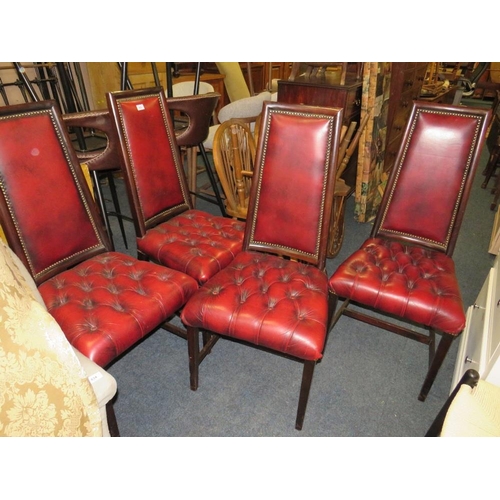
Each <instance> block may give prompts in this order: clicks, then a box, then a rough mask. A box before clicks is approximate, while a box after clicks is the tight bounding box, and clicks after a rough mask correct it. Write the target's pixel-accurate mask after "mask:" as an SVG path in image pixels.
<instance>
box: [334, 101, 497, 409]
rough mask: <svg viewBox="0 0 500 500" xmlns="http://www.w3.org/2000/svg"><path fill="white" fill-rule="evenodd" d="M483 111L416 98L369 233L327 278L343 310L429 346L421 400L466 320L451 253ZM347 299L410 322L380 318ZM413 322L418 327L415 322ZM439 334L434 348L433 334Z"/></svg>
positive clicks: (484, 121) (485, 120)
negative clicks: (439, 337)
mask: <svg viewBox="0 0 500 500" xmlns="http://www.w3.org/2000/svg"><path fill="white" fill-rule="evenodd" d="M489 115H490V113H489V111H486V110H481V109H474V108H466V107H459V106H448V105H443V104H433V103H424V102H418V101H417V102H415V103H414V105H413V109H412V112H411V115H410V118H409V121H408V124H407V127H406V130H405V133H404V136H403V141H402V144H401V147H400V150H399V153H398V156H397V158H396V162H395V164H394V167H393V170H392V172H391V174H390V178H389V180H388V183H387V186H386V188H385V192H384V196H383V200H382V203H381V205H380V207H379V211H378V214H377V217H376V220H375V223H374V226H373V229H372V233H371V237H370V238H369V239H368V240H366V241H365V242H364V243H363V245H362V247H361V248H360V249H359V250H357V251H356V252H355V253H354V254H352V255H351V256H350V257H348V258H347V259H346V260H345V261H344V262H343V263H342V264H341V265H340V266H339V267H338V268H337V270H336V271H335V273H334V274H333V275H332V277H331V278H330V288H331V290H332V292H333V293H334V295H335V297H337V298H340V299H342V300H343V304H342V306H341V307H340V308H339V310H338V311H337V313H336V314H335V317H334V318H333V321H332V325H334V324H335V323H336V321H337V320H338V318H339V317H340V316H341V315H342V314H345V315H347V316H350V317H352V318H355V319H358V320H360V321H364V322H366V323H370V324H372V325H376V326H379V327H381V328H385V329H387V330H390V331H392V332H394V333H397V334H399V335H403V336H405V337H408V338H411V339H413V340H416V341H418V342H421V343H423V344H426V345H428V346H429V368H428V371H427V375H426V377H425V380H424V383H423V385H422V387H421V390H420V394H419V396H418V397H419V399H420V400H421V401H424V400H425V398H426V397H427V394H428V392H429V390H430V388H431V386H432V384H433V382H434V379H435V377H436V374H437V373H438V371H439V369H440V367H441V365H442V363H443V360H444V358H445V356H446V354H447V352H448V350H449V348H450V345H451V343H452V341H453V339H454V338H456V337H457V336H458V335H459V334H460V333H461V331H462V330H463V328H464V326H465V313H464V307H463V304H462V298H461V293H460V288H459V285H458V281H457V278H456V275H455V265H454V262H453V260H452V258H451V255H452V253H453V250H454V247H455V243H456V240H457V236H458V231H459V228H460V224H461V222H462V218H463V214H464V211H465V207H466V204H467V200H468V197H469V192H470V189H471V184H472V181H473V177H474V173H475V170H476V167H477V163H478V161H479V157H480V154H481V150H482V147H483V144H484V140H485V131H486V128H487V125H488V122H489ZM350 303H353V304H357V305H361V306H364V307H365V309H367V310H369V309H374V310H375V311H376V312H378V313H382V314H386V315H390V316H392V317H393V318H394V317H395V318H397V319H399V320H403V322H409V323H411V324H412V325H413V326H411V327H410V328H407V327H405V326H404V325H402V324H401V323H400V322H399V323H397V324H396V322H393V321H383V320H382V319H380V318H379V317H378V316H374V315H369V314H365V313H364V312H361V311H360V310H359V308H351V307H349V305H350ZM418 326H420V327H422V328H418ZM436 334H440V335H441V340H440V342H439V345H438V347H437V350H436V349H435V341H436V340H435V336H436Z"/></svg>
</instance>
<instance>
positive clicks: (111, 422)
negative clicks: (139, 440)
mask: <svg viewBox="0 0 500 500" xmlns="http://www.w3.org/2000/svg"><path fill="white" fill-rule="evenodd" d="M106 416H107V419H108V428H109V435H110V436H111V437H120V431H119V430H118V422H117V421H116V415H115V409H114V408H113V401H110V402H109V403H108V404H107V405H106Z"/></svg>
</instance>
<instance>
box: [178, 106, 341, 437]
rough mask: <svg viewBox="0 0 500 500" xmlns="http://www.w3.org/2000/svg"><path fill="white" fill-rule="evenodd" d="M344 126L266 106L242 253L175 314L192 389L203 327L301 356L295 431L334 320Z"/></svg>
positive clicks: (311, 111)
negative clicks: (332, 284) (331, 285)
mask: <svg viewBox="0 0 500 500" xmlns="http://www.w3.org/2000/svg"><path fill="white" fill-rule="evenodd" d="M341 123H342V110H339V109H334V108H320V107H312V106H304V105H293V104H284V103H277V102H266V103H264V108H263V117H262V124H261V127H260V133H259V140H258V145H257V153H256V160H255V171H254V176H253V181H252V190H251V194H250V201H249V209H248V217H247V225H246V228H245V239H244V243H243V251H242V252H241V253H239V254H238V255H237V256H236V258H235V259H234V260H233V262H232V263H231V264H230V265H229V266H227V267H226V268H225V269H223V270H222V271H220V272H219V273H218V274H217V275H216V276H214V277H213V278H212V279H211V280H209V281H208V282H207V283H205V285H203V286H202V287H201V288H200V290H199V291H198V292H197V293H196V294H195V295H194V296H193V297H192V298H191V299H190V300H189V301H188V303H187V304H186V306H185V308H184V309H183V311H182V313H181V319H182V320H183V322H184V323H185V324H186V325H187V332H188V350H189V361H190V381H191V389H192V390H196V389H197V388H198V365H199V363H200V350H199V332H200V331H201V332H210V333H211V334H212V335H214V334H215V335H216V336H222V337H225V338H228V339H233V340H237V341H241V342H243V343H246V344H248V345H251V346H254V347H259V348H262V349H264V350H269V351H271V352H273V353H276V354H280V355H283V356H285V357H290V358H291V359H294V360H297V361H300V362H302V363H303V364H304V369H303V375H302V386H301V389H300V397H299V405H298V409H297V418H296V423H295V427H296V429H299V430H300V429H301V428H302V425H303V421H304V416H305V411H306V406H307V400H308V396H309V390H310V387H311V382H312V377H313V372H314V368H315V365H316V363H317V362H318V361H319V360H320V359H321V358H322V356H323V350H324V347H325V342H326V334H327V327H328V323H329V320H330V318H331V310H330V308H329V294H328V277H327V275H326V273H325V263H326V246H327V238H328V221H329V220H330V215H331V210H332V200H333V190H334V183H335V165H336V164H337V154H338V141H339V136H340V128H341Z"/></svg>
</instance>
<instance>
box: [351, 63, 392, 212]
mask: <svg viewBox="0 0 500 500" xmlns="http://www.w3.org/2000/svg"><path fill="white" fill-rule="evenodd" d="M390 75H391V64H390V63H384V62H374V63H364V69H363V97H362V102H361V116H362V117H363V116H364V114H365V113H370V119H369V120H368V123H367V126H366V128H365V130H364V132H363V134H362V136H361V139H360V142H359V148H358V170H357V176H356V192H355V209H354V213H355V216H356V219H357V220H358V221H359V222H368V221H369V220H371V219H372V218H373V217H374V216H375V215H376V213H377V209H378V206H379V204H380V201H381V196H382V194H383V190H384V187H385V183H386V181H387V178H386V175H385V174H384V173H383V171H384V168H383V167H384V153H385V144H386V132H387V113H388V108H389V96H390Z"/></svg>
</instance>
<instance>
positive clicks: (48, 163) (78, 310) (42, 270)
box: [0, 101, 198, 367]
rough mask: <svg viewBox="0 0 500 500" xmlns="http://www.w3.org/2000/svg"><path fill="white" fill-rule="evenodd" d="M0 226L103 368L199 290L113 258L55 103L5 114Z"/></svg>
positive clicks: (61, 319)
mask: <svg viewBox="0 0 500 500" xmlns="http://www.w3.org/2000/svg"><path fill="white" fill-rule="evenodd" d="M0 158H1V161H0V191H1V193H0V224H1V225H2V228H3V230H4V232H5V235H6V238H7V241H8V243H9V246H10V247H11V248H12V249H13V251H14V252H15V253H16V254H17V255H18V257H19V258H20V259H21V261H22V262H23V264H24V265H25V266H26V268H27V269H28V270H29V272H30V273H31V275H32V276H33V278H34V280H35V283H36V284H37V287H38V289H39V291H40V294H41V296H42V298H43V300H44V302H45V304H46V306H47V308H48V311H49V312H50V314H51V315H52V316H53V317H54V318H55V319H56V321H57V322H58V323H59V325H60V327H61V329H62V331H63V332H64V334H65V335H66V337H67V338H68V340H69V342H70V343H71V344H72V345H73V346H74V347H75V348H76V349H78V350H79V351H80V352H81V353H82V354H84V355H85V356H87V357H88V358H90V359H91V360H93V361H94V362H95V363H97V364H98V365H100V366H103V367H104V366H107V365H109V364H110V363H111V362H112V361H113V360H115V359H116V358H117V357H118V356H120V355H121V354H123V353H124V352H125V351H127V350H128V349H129V348H131V347H132V346H134V345H136V344H137V343H138V342H139V341H140V340H142V339H143V338H144V337H145V336H146V335H148V334H149V333H151V332H153V331H154V330H156V329H157V328H158V327H160V326H162V325H163V324H164V323H165V322H166V321H167V320H168V319H169V318H170V317H171V316H173V315H174V314H175V313H176V311H178V310H179V309H180V308H181V307H182V306H183V305H184V303H185V302H186V300H187V299H188V298H189V297H190V296H191V295H192V294H193V292H194V291H196V290H197V288H198V284H197V282H196V281H195V280H194V279H193V278H191V277H189V276H187V275H185V274H183V273H180V272H178V271H175V270H172V269H167V268H165V267H164V266H159V265H157V264H154V263H151V262H143V261H140V260H137V259H135V258H133V257H130V256H128V255H124V254H121V253H118V252H114V251H113V247H112V243H111V241H110V240H109V238H108V235H107V234H106V232H105V230H104V227H103V225H102V220H101V219H100V217H99V214H98V210H97V207H96V205H95V203H94V200H93V198H92V195H91V193H90V190H89V187H88V184H87V182H86V180H85V177H84V175H83V172H82V169H81V167H80V164H79V161H78V158H77V156H76V153H75V151H74V150H73V148H72V145H71V141H70V138H69V135H68V132H67V128H66V124H65V123H63V121H62V118H61V115H60V111H59V108H58V107H57V104H56V103H55V102H54V101H42V102H36V103H30V104H23V105H17V106H4V107H0Z"/></svg>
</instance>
